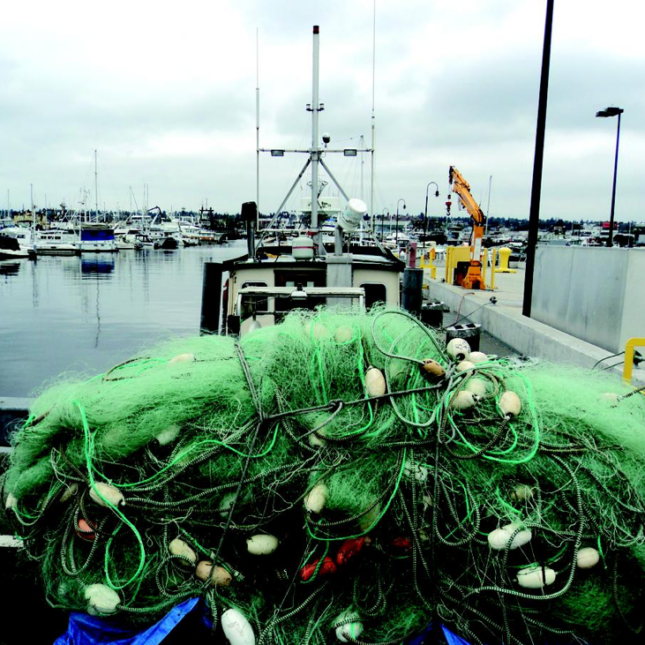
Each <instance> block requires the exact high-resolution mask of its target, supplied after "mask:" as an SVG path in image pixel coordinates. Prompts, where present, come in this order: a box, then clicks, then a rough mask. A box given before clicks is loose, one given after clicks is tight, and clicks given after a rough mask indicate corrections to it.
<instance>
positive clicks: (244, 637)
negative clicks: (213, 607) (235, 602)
mask: <svg viewBox="0 0 645 645" xmlns="http://www.w3.org/2000/svg"><path fill="white" fill-rule="evenodd" d="M222 631H223V632H224V636H226V639H227V640H228V642H229V643H230V644H231V645H255V634H254V633H253V628H252V627H251V623H249V621H248V620H247V619H246V618H245V617H244V615H243V614H242V613H240V612H239V611H238V610H237V609H227V610H226V611H225V612H224V613H223V614H222Z"/></svg>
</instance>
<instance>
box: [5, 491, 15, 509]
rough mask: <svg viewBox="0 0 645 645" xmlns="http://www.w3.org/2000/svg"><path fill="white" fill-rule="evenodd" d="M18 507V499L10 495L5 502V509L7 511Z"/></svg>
mask: <svg viewBox="0 0 645 645" xmlns="http://www.w3.org/2000/svg"><path fill="white" fill-rule="evenodd" d="M17 506H18V498H17V497H16V496H15V495H14V494H13V493H9V494H8V495H7V499H6V500H5V502H4V507H5V509H6V510H9V509H15V508H17Z"/></svg>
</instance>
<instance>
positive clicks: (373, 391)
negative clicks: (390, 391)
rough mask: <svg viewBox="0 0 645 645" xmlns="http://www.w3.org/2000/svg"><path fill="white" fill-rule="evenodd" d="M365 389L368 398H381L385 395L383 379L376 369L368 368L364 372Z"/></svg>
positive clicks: (381, 373) (379, 371)
mask: <svg viewBox="0 0 645 645" xmlns="http://www.w3.org/2000/svg"><path fill="white" fill-rule="evenodd" d="M365 387H366V389H367V395H368V396H382V395H383V394H385V377H384V376H383V372H381V370H380V369H378V368H377V367H370V368H368V370H367V372H365Z"/></svg>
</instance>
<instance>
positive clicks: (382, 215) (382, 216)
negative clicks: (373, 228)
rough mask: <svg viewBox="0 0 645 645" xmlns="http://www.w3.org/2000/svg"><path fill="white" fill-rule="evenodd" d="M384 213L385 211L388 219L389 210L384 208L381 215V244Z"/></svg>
mask: <svg viewBox="0 0 645 645" xmlns="http://www.w3.org/2000/svg"><path fill="white" fill-rule="evenodd" d="M385 211H387V216H388V217H390V209H389V208H387V207H386V208H384V209H383V212H382V213H381V242H382V241H383V225H384V223H385Z"/></svg>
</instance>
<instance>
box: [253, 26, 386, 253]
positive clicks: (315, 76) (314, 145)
mask: <svg viewBox="0 0 645 645" xmlns="http://www.w3.org/2000/svg"><path fill="white" fill-rule="evenodd" d="M319 70H320V29H319V27H318V25H314V28H313V66H312V100H311V103H308V104H307V111H308V112H311V147H310V148H309V149H308V150H276V149H270V148H258V151H259V152H269V153H271V156H273V157H282V156H284V153H285V152H295V153H301V154H306V155H308V158H307V161H306V162H305V165H304V167H303V168H302V170H301V171H300V173H299V174H298V176H297V177H296V180H295V181H294V183H293V185H292V186H291V188H290V190H289V192H288V193H287V195H286V197H285V198H284V199H283V200H282V203H281V204H280V206H279V207H278V209H277V210H276V211H275V214H274V216H273V219H272V220H271V222H270V223H269V226H268V228H269V229H272V228H273V227H274V226H275V224H276V222H277V221H278V218H279V217H280V213H282V210H283V208H284V206H285V204H286V203H287V202H288V200H289V198H290V197H291V195H292V194H293V191H294V190H295V189H296V187H297V186H298V184H299V183H300V180H301V179H302V177H303V176H304V174H305V172H306V171H307V169H308V168H309V166H311V206H310V207H311V220H310V223H309V227H310V230H312V231H314V232H315V234H316V236H315V240H316V245H317V246H318V248H322V241H321V235H320V226H319V221H318V219H319V214H320V205H319V201H318V199H319V196H320V195H319V193H320V181H319V166H322V167H323V168H324V170H325V172H326V173H327V175H329V178H330V179H331V180H332V182H333V183H334V184H335V186H336V188H337V189H338V190H339V192H340V194H341V195H342V196H343V198H344V199H345V200H346V201H349V197H348V195H347V193H346V192H345V191H344V190H343V187H342V186H341V185H340V184H339V182H338V181H337V180H336V177H335V176H334V174H333V173H332V172H331V170H330V169H329V167H328V166H327V164H326V163H325V161H324V159H323V158H322V153H323V152H324V153H325V154H328V153H342V154H343V155H344V156H346V157H347V156H351V157H355V156H356V155H357V153H359V152H360V153H364V152H369V153H372V152H373V150H372V149H370V148H365V149H358V150H357V149H348V148H344V149H332V148H329V147H327V146H328V144H329V142H330V141H331V138H330V136H329V135H328V134H323V136H322V142H323V144H324V148H322V147H321V145H320V140H321V137H320V128H319V119H320V112H322V111H323V110H324V109H325V105H324V103H321V102H320V95H319V86H320V83H319V79H320V72H319ZM256 111H257V113H258V116H257V131H258V135H257V141H258V145H259V96H258V98H257V99H256ZM258 177H259V173H258ZM259 190H260V189H259V186H257V187H256V192H257V194H258V196H259ZM258 243H259V242H258Z"/></svg>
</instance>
